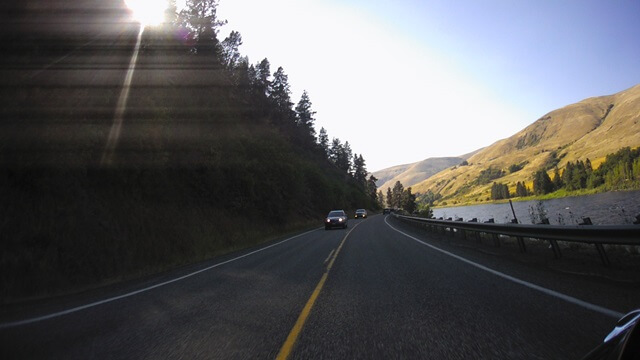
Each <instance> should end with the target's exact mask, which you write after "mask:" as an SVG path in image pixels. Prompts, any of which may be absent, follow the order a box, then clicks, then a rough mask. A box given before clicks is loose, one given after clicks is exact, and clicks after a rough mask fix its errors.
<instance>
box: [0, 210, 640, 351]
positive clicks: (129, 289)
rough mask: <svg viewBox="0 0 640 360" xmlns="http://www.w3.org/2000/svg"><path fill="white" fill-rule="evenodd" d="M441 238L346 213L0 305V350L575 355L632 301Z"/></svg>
mask: <svg viewBox="0 0 640 360" xmlns="http://www.w3.org/2000/svg"><path fill="white" fill-rule="evenodd" d="M347 234H348V236H347ZM417 240H419V241H417ZM420 241H424V242H425V243H428V244H431V245H432V246H436V247H438V248H443V250H445V251H449V252H451V253H453V254H455V255H456V256H461V257H463V258H464V259H468V260H469V261H472V262H473V263H476V264H479V265H481V266H484V267H487V268H490V269H493V270H495V271H499V272H501V273H504V274H506V275H508V276H511V277H514V278H517V279H520V280H523V281H526V282H527V283H531V284H535V285H536V286H539V287H541V288H544V289H549V290H551V291H552V292H555V293H558V294H564V295H566V296H568V297H571V298H574V299H579V300H581V301H584V302H585V303H588V304H593V305H595V306H597V307H598V308H602V309H609V310H610V311H611V314H607V313H603V312H601V311H597V308H596V309H595V310H594V309H589V308H586V307H584V306H580V305H579V304H576V303H574V302H571V301H567V300H566V299H563V298H562V297H558V296H553V293H551V294H550V293H545V292H543V291H540V290H538V289H535V288H531V287H527V286H524V285H523V284H522V283H518V282H514V281H511V280H509V279H507V278H504V277H501V276H496V274H495V273H491V272H489V271H484V270H482V269H480V268H478V267H477V266H474V265H472V264H470V263H469V262H465V261H461V260H460V259H458V258H456V257H453V256H450V255H447V254H446V253H443V252H442V251H439V250H437V249H434V248H431V247H429V246H425V244H424V243H421V242H420ZM446 247H447V245H446V244H445V243H444V242H442V241H440V240H438V239H435V238H434V239H431V238H428V237H425V235H424V234H420V233H417V232H415V231H414V230H413V229H411V228H408V227H406V226H404V225H403V224H401V223H399V222H395V221H394V220H393V219H391V218H388V217H383V216H380V215H378V216H372V217H370V218H369V219H366V220H357V221H354V220H351V221H350V228H349V229H346V230H332V231H325V230H321V229H318V230H314V231H311V232H308V233H304V234H301V235H299V236H296V237H294V238H289V239H285V240H284V241H282V242H276V243H272V244H269V245H265V246H262V247H259V248H254V249H250V250H247V251H244V252H241V253H237V254H232V255H229V256H226V257H222V258H219V259H215V260H213V261H212V262H209V263H206V264H199V265H197V266H193V267H189V268H185V269H181V270H178V271H176V272H173V273H171V274H165V275H162V276H159V277H156V278H153V279H149V280H146V281H144V282H140V283H128V284H122V285H118V286H113V287H110V288H108V289H102V290H98V291H94V292H88V293H86V294H80V295H76V296H70V297H65V298H60V299H53V300H50V301H45V302H38V303H34V304H25V305H21V306H10V307H4V308H3V309H1V310H0V357H1V358H3V359H24V358H29V359H48V358H65V359H87V358H105V359H106V358H108V359H132V358H135V359H141V358H165V359H166V358H170V359H173V358H190V359H212V358H225V359H246V358H267V359H268V358H275V357H276V356H278V354H279V353H280V354H282V349H283V348H284V347H285V342H286V341H287V339H291V334H292V333H294V332H295V331H294V329H295V325H296V324H298V325H299V327H298V330H297V332H296V333H295V335H296V336H294V337H293V341H292V342H291V343H290V347H289V350H288V351H289V352H288V353H287V356H288V358H295V359H308V358H314V359H315V358H326V359H337V358H361V359H369V358H380V359H383V358H384V359H388V358H403V359H406V358H433V359H442V358H452V359H466V358H491V359H495V358H510V359H514V358H515V359H575V358H580V357H581V356H583V355H584V354H586V353H587V352H588V351H589V350H590V349H591V348H593V347H595V346H596V345H597V344H598V343H599V342H600V341H601V340H602V339H603V337H604V336H605V335H606V334H607V332H608V331H609V330H610V329H612V327H613V325H614V324H615V321H616V319H615V317H614V316H612V314H616V313H622V312H625V311H627V310H629V309H630V308H631V307H632V304H634V301H636V300H637V299H638V297H637V295H638V289H628V288H625V285H624V284H616V283H613V284H612V283H607V282H602V281H601V280H591V279H585V278H581V279H576V278H574V277H571V276H569V275H566V276H565V277H562V276H558V275H557V274H550V273H548V271H545V270H540V271H537V270H535V269H533V270H532V269H530V268H524V267H519V266H518V265H514V264H512V263H508V262H505V261H502V260H500V259H496V258H492V257H490V256H487V255H484V254H481V253H478V252H473V251H469V250H468V249H459V248H446ZM328 268H330V271H329V270H328ZM314 294H315V295H314ZM311 299H313V301H310V300H311ZM105 300H108V301H105ZM86 305H91V306H86ZM70 309H71V310H74V311H68V310H70ZM304 309H307V310H306V315H305V316H301V315H302V314H303V313H305V310H304ZM52 314H53V315H55V316H50V317H48V316H49V315H52ZM301 318H302V321H301ZM25 319H34V321H27V322H26V323H25V322H21V321H23V320H25ZM2 324H4V325H2Z"/></svg>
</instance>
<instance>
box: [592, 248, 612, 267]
mask: <svg viewBox="0 0 640 360" xmlns="http://www.w3.org/2000/svg"><path fill="white" fill-rule="evenodd" d="M594 245H595V246H596V249H597V250H598V254H600V260H602V263H603V264H604V266H609V265H611V263H610V262H609V258H608V257H607V253H606V252H605V251H604V246H602V244H594Z"/></svg>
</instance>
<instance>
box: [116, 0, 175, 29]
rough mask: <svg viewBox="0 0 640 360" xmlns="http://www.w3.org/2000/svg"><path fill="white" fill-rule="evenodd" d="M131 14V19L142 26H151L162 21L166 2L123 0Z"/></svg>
mask: <svg viewBox="0 0 640 360" xmlns="http://www.w3.org/2000/svg"><path fill="white" fill-rule="evenodd" d="M124 2H125V3H126V4H127V7H128V8H129V9H131V11H132V12H133V18H134V19H135V20H136V21H137V22H139V23H140V24H141V25H142V26H153V25H158V24H161V23H162V22H163V21H164V12H165V10H166V5H167V2H166V1H162V0H124Z"/></svg>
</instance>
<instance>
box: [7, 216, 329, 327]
mask: <svg viewBox="0 0 640 360" xmlns="http://www.w3.org/2000/svg"><path fill="white" fill-rule="evenodd" d="M318 229H320V228H317V229H313V230H309V231H307V232H304V233H301V234H298V235H295V236H292V237H290V238H288V239H284V240H282V241H280V242H277V243H275V244H271V245H269V246H265V247H263V248H260V249H258V250H254V251H251V252H249V253H246V254H244V255H240V256H238V257H235V258H233V259H229V260H226V261H223V262H220V263H217V264H215V265H211V266H209V267H206V268H204V269H200V270H198V271H194V272H192V273H189V274H187V275H183V276H180V277H177V278H175V279H171V280H167V281H165V282H161V283H159V284H155V285H151V286H148V287H146V288H142V289H139V290H136V291H132V292H129V293H126V294H122V295H118V296H114V297H110V298H107V299H104V300H100V301H96V302H92V303H89V304H85V305H82V306H78V307H75V308H71V309H67V310H63V311H58V312H55V313H52V314H48V315H43V316H38V317H35V318H31V319H24V320H18V321H12V322H7V323H3V324H0V330H3V329H8V328H12V327H17V326H21V325H27V324H33V323H36V322H39V321H43V320H48V319H52V318H56V317H59V316H63V315H68V314H71V313H74V312H77V311H80V310H84V309H88V308H92V307H94V306H98V305H102V304H106V303H110V302H112V301H116V300H120V299H124V298H127V297H130V296H133V295H137V294H140V293H143V292H146V291H149V290H153V289H155V288H159V287H161V286H165V285H168V284H171V283H174V282H178V281H181V280H184V279H186V278H189V277H192V276H194V275H197V274H200V273H203V272H205V271H209V270H211V269H213V268H217V267H219V266H222V265H225V264H228V263H230V262H233V261H236V260H239V259H242V258H244V257H247V256H249V255H253V254H255V253H259V252H261V251H264V250H267V249H269V248H272V247H274V246H278V245H281V244H284V243H285V242H287V241H289V240H293V239H295V238H298V237H300V236H303V235H306V234H309V233H312V232H314V231H317V230H318Z"/></svg>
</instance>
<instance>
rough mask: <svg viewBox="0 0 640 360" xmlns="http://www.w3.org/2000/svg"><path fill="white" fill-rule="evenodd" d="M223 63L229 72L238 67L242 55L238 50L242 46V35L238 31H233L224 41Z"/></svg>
mask: <svg viewBox="0 0 640 360" xmlns="http://www.w3.org/2000/svg"><path fill="white" fill-rule="evenodd" d="M221 45H222V62H223V64H224V66H225V67H226V68H227V69H228V70H233V69H235V67H236V66H237V65H238V62H239V60H240V58H241V57H242V55H241V54H240V51H239V50H238V49H239V47H240V45H242V35H240V33H239V32H237V31H231V33H229V36H227V37H226V38H225V39H224V40H223V41H222V44H221Z"/></svg>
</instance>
